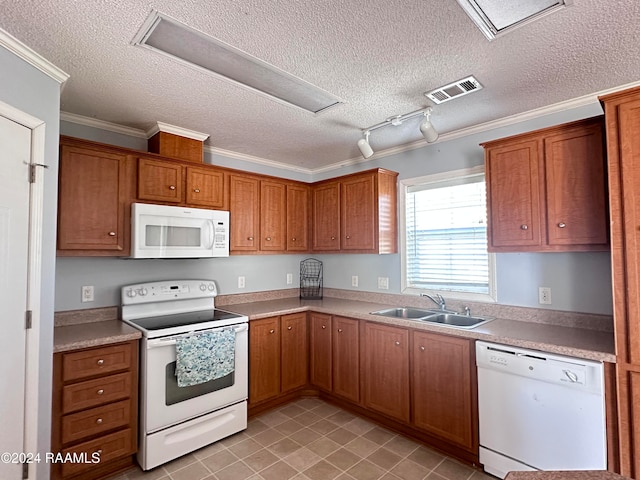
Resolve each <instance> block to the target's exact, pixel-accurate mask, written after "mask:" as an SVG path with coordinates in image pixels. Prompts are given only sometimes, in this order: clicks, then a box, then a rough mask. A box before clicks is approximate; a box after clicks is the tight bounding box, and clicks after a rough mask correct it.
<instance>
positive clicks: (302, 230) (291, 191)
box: [286, 184, 311, 252]
mask: <svg viewBox="0 0 640 480" xmlns="http://www.w3.org/2000/svg"><path fill="white" fill-rule="evenodd" d="M310 192H311V189H310V187H309V186H307V185H302V184H299V185H298V184H295V185H294V184H288V185H287V214H286V224H287V226H286V228H287V244H286V247H287V251H288V252H306V251H308V250H309V222H310V215H309V213H310V207H309V205H310V199H311V193H310Z"/></svg>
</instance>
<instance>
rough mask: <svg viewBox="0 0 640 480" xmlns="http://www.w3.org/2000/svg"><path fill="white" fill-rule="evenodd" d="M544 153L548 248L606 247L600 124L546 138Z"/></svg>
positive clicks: (604, 190)
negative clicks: (565, 246) (549, 246)
mask: <svg viewBox="0 0 640 480" xmlns="http://www.w3.org/2000/svg"><path fill="white" fill-rule="evenodd" d="M544 151H545V172H546V186H547V222H548V223H547V231H548V235H549V245H594V244H595V245H597V244H600V245H606V244H607V243H608V234H607V231H608V229H607V208H608V207H607V199H606V184H605V176H604V168H605V162H604V155H603V135H602V125H601V123H600V122H598V123H596V124H592V125H587V126H584V127H582V128H576V129H573V130H570V131H568V132H564V133H559V134H557V135H552V136H549V137H547V138H545V140H544Z"/></svg>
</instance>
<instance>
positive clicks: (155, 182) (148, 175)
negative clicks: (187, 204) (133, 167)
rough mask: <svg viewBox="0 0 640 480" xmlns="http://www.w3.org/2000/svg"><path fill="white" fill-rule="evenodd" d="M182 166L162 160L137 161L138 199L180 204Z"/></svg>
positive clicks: (181, 196) (181, 195)
mask: <svg viewBox="0 0 640 480" xmlns="http://www.w3.org/2000/svg"><path fill="white" fill-rule="evenodd" d="M182 183H183V182H182V165H180V164H179V163H173V162H166V161H164V160H151V159H147V158H140V159H139V160H138V198H139V199H140V200H150V201H158V202H169V203H181V202H182V199H183V194H182V189H183V187H182Z"/></svg>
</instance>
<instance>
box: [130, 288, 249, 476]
mask: <svg viewBox="0 0 640 480" xmlns="http://www.w3.org/2000/svg"><path fill="white" fill-rule="evenodd" d="M121 295H122V319H123V320H124V321H125V322H126V323H128V324H130V325H131V326H133V327H135V328H137V329H138V330H140V331H141V332H142V348H141V353H140V422H139V423H140V448H139V451H138V463H140V466H141V467H142V468H143V470H149V469H151V468H154V467H156V466H158V465H161V464H163V463H166V462H168V461H170V460H173V459H174V458H177V457H180V456H182V455H184V454H186V453H189V452H192V451H194V450H196V449H198V448H201V447H203V446H205V445H209V444H211V443H213V442H216V441H218V440H220V439H222V438H225V437H227V436H229V435H231V434H233V433H236V432H239V431H241V430H244V429H245V428H247V396H248V383H249V379H248V378H249V377H248V364H249V336H248V331H249V324H248V318H247V317H246V316H244V315H238V314H235V313H231V312H227V311H224V310H220V309H218V308H215V307H214V297H215V296H216V295H217V289H216V285H215V283H214V282H213V281H211V280H176V281H164V282H152V283H144V284H136V285H128V286H125V287H122V289H121ZM219 329H234V331H235V345H233V354H234V362H235V365H234V371H233V372H231V373H229V374H228V375H226V376H224V377H221V378H217V379H214V380H210V381H208V382H205V383H200V384H197V385H192V386H187V387H179V386H178V382H177V379H176V373H175V372H176V340H177V339H178V337H180V336H185V335H190V334H192V333H193V332H206V331H216V330H219Z"/></svg>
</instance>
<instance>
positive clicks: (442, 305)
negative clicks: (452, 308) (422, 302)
mask: <svg viewBox="0 0 640 480" xmlns="http://www.w3.org/2000/svg"><path fill="white" fill-rule="evenodd" d="M420 296H421V297H427V298H428V299H429V300H431V301H432V302H433V303H435V304H436V305H438V306H439V307H440V310H442V311H443V312H444V311H446V310H447V304H446V303H445V301H444V298H442V295H440V294H439V293H436V296H435V298H434V297H432V296H431V295H429V294H428V293H421V294H420Z"/></svg>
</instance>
